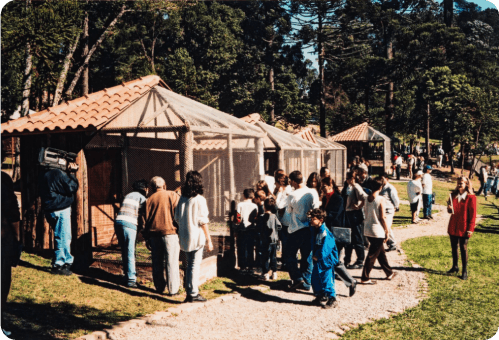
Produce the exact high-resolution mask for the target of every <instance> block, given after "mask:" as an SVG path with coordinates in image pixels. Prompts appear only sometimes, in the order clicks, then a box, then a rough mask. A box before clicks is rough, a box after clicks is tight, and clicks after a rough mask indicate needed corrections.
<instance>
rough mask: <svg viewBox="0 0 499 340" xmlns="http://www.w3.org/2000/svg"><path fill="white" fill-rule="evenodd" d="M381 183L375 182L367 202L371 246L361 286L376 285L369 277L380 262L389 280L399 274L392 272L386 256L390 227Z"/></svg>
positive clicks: (368, 233)
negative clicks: (376, 263) (381, 194)
mask: <svg viewBox="0 0 499 340" xmlns="http://www.w3.org/2000/svg"><path fill="white" fill-rule="evenodd" d="M380 191H381V181H380V180H379V181H374V182H373V184H372V193H371V194H370V195H369V197H368V198H367V200H366V202H365V207H364V211H365V214H366V220H365V228H364V235H365V236H367V238H368V239H369V243H370V244H371V246H370V247H369V252H368V254H367V257H366V261H365V263H364V269H363V271H362V277H361V281H360V283H361V284H374V283H376V281H373V280H371V279H370V277H369V275H370V273H371V270H372V269H373V267H374V263H375V262H376V260H378V262H379V264H380V266H381V269H383V271H384V272H385V274H386V278H387V280H392V279H393V278H394V277H395V276H396V275H397V273H396V272H394V271H393V270H392V268H391V267H390V265H389V264H388V260H387V258H386V254H385V247H384V246H383V244H384V243H386V241H387V240H388V225H387V223H386V216H385V211H386V207H385V205H386V201H385V198H384V197H383V196H380V195H379V193H380Z"/></svg>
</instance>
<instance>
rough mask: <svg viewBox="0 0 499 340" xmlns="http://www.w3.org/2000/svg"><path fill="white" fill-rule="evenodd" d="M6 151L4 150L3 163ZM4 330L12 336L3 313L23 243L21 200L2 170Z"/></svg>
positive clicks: (12, 183) (8, 177)
mask: <svg viewBox="0 0 499 340" xmlns="http://www.w3.org/2000/svg"><path fill="white" fill-rule="evenodd" d="M4 155H5V152H4V150H2V163H3V160H4V157H5V156H4ZM1 180H2V202H1V204H2V210H1V213H2V249H1V251H2V259H1V262H2V263H1V271H2V274H1V275H2V276H1V280H2V305H1V308H2V331H3V333H4V334H5V335H6V336H10V335H11V332H9V331H7V330H5V328H4V327H5V323H4V322H3V321H4V319H3V313H5V312H6V311H7V310H8V308H7V297H8V296H9V292H10V286H11V284H12V267H15V266H17V262H18V261H19V258H20V256H21V251H20V250H22V244H21V242H20V236H21V235H20V230H19V221H20V220H21V214H20V213H19V202H18V201H17V196H16V194H15V192H14V182H13V181H12V178H10V176H9V175H8V174H7V173H5V172H3V171H2V178H1Z"/></svg>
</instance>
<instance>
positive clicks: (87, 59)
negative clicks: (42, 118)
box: [66, 4, 126, 97]
mask: <svg viewBox="0 0 499 340" xmlns="http://www.w3.org/2000/svg"><path fill="white" fill-rule="evenodd" d="M125 12H126V4H124V5H123V6H122V7H121V10H120V12H119V13H118V15H117V16H116V18H114V19H113V21H111V23H110V24H109V25H108V26H107V27H106V29H105V31H104V32H103V33H102V34H101V36H100V37H99V39H98V40H97V41H96V42H95V44H94V45H93V46H92V48H91V49H90V51H89V52H88V54H87V57H86V58H85V60H84V61H83V64H82V65H81V66H80V68H79V69H78V71H76V73H75V76H74V78H73V81H72V82H71V85H69V88H68V90H67V91H66V95H67V96H68V97H71V95H72V94H73V90H74V88H75V86H76V83H78V80H79V79H80V76H81V74H82V72H83V70H84V69H85V67H87V66H88V62H89V61H90V58H91V57H92V55H93V54H94V52H95V50H96V49H97V47H99V46H100V45H101V44H102V42H103V41H104V39H105V38H106V36H107V35H108V34H109V32H110V31H111V28H113V27H114V25H116V23H117V22H118V20H119V19H120V18H121V16H122V15H123V14H124V13H125Z"/></svg>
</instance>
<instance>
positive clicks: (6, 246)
mask: <svg viewBox="0 0 499 340" xmlns="http://www.w3.org/2000/svg"><path fill="white" fill-rule="evenodd" d="M13 241H14V238H13V237H8V236H7V237H6V236H2V258H1V265H2V268H1V270H2V272H1V274H2V306H1V307H2V317H3V312H5V311H6V308H5V303H6V302H7V297H8V296H9V292H10V286H11V283H12V257H13V249H12V248H13V246H12V245H13ZM2 321H3V320H2ZM2 327H3V323H2Z"/></svg>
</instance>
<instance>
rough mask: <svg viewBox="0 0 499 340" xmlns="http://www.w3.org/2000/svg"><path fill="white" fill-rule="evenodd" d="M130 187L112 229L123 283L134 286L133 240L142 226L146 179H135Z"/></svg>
mask: <svg viewBox="0 0 499 340" xmlns="http://www.w3.org/2000/svg"><path fill="white" fill-rule="evenodd" d="M132 189H133V191H132V192H131V193H129V194H128V195H126V196H125V198H124V199H123V202H122V203H121V207H120V211H119V212H118V216H116V221H115V223H114V231H115V233H116V237H117V238H118V244H119V246H120V248H121V258H122V261H123V272H124V274H125V277H124V280H123V284H124V285H125V286H128V287H132V288H135V287H137V283H136V281H137V275H136V272H135V240H136V239H137V229H138V228H140V227H142V223H143V219H142V215H143V214H144V209H145V202H146V196H147V181H146V180H145V179H142V180H139V181H135V182H134V183H133V184H132ZM139 222H140V225H139Z"/></svg>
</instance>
